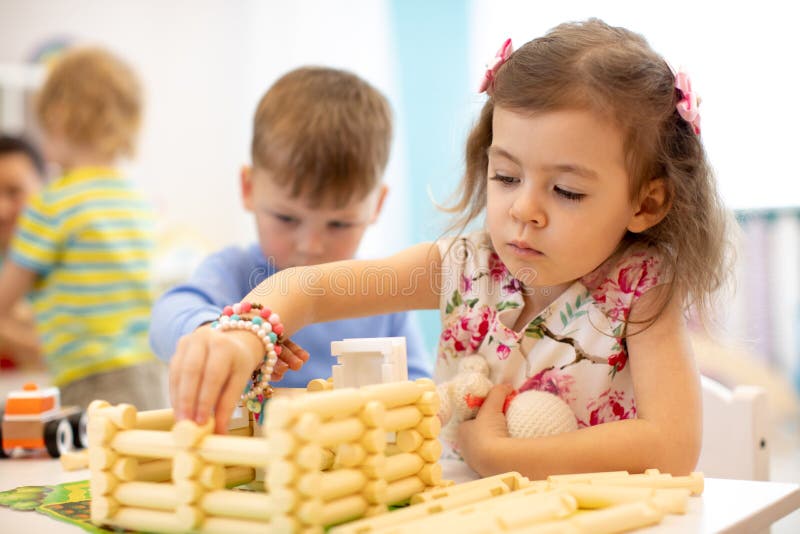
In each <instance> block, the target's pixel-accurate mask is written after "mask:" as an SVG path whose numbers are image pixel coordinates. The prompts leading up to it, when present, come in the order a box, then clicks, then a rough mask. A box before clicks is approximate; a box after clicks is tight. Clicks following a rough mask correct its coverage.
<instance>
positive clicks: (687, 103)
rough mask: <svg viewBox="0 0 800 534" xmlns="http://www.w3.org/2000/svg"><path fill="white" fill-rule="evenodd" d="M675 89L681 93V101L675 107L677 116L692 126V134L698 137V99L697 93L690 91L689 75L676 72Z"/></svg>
mask: <svg viewBox="0 0 800 534" xmlns="http://www.w3.org/2000/svg"><path fill="white" fill-rule="evenodd" d="M675 88H676V89H678V91H680V92H681V99H680V100H679V101H678V103H677V104H676V105H675V107H676V108H677V109H678V114H679V115H680V116H681V117H682V118H683V120H685V121H686V122H688V123H689V124H691V125H692V129H693V130H694V133H696V134H697V135H700V110H699V109H698V106H699V105H700V99H699V98H698V96H697V93H695V92H694V91H692V81H691V80H690V79H689V75H688V74H686V73H685V72H683V71H680V70H679V71H678V73H677V74H675Z"/></svg>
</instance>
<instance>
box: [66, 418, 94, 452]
mask: <svg viewBox="0 0 800 534" xmlns="http://www.w3.org/2000/svg"><path fill="white" fill-rule="evenodd" d="M88 422H89V414H88V413H86V412H83V411H82V412H80V413H74V414H72V415H70V416H69V424H70V426H72V444H73V446H74V447H75V448H76V449H88V448H89V434H88V433H87V432H86V425H87V423H88Z"/></svg>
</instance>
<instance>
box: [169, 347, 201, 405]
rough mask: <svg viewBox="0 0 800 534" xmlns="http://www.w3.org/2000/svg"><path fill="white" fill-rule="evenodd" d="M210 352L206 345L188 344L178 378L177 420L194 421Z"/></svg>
mask: <svg viewBox="0 0 800 534" xmlns="http://www.w3.org/2000/svg"><path fill="white" fill-rule="evenodd" d="M207 358H208V350H207V348H206V344H205V343H187V347H186V353H185V355H184V358H183V360H184V362H185V363H184V365H183V366H182V367H181V368H180V370H179V371H180V376H179V377H178V381H179V384H178V402H177V404H176V405H175V415H176V417H177V419H179V420H180V419H194V418H195V404H196V402H197V392H198V388H199V387H200V379H201V378H202V376H203V369H204V368H205V366H206V359H207Z"/></svg>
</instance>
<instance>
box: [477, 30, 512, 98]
mask: <svg viewBox="0 0 800 534" xmlns="http://www.w3.org/2000/svg"><path fill="white" fill-rule="evenodd" d="M512 52H514V47H513V46H511V39H506V40H505V42H504V43H503V46H501V47H500V50H498V51H497V54H496V55H495V56H494V59H493V60H492V62H491V64H487V65H486V72H485V73H484V74H483V78H482V79H481V85H480V87H478V92H479V93H483V92H484V91H485V92H486V93H487V94H490V95H491V94H492V86H493V85H494V79H495V77H496V76H497V71H498V70H500V67H502V66H503V63H505V62H506V61H508V58H510V57H511V53H512Z"/></svg>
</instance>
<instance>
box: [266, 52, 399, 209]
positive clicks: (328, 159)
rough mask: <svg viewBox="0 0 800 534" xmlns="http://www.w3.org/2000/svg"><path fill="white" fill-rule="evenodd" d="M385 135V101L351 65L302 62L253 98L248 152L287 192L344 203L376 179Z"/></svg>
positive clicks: (388, 133) (388, 126)
mask: <svg viewBox="0 0 800 534" xmlns="http://www.w3.org/2000/svg"><path fill="white" fill-rule="evenodd" d="M391 141H392V112H391V108H390V106H389V102H388V101H387V100H386V98H385V97H384V96H383V95H382V94H381V93H380V92H379V91H378V90H377V89H375V88H374V87H372V86H371V85H370V84H368V83H367V82H366V81H364V80H362V79H361V78H359V77H358V76H356V75H355V74H351V73H349V72H345V71H341V70H337V69H331V68H325V67H304V68H300V69H296V70H293V71H291V72H289V73H288V74H286V75H284V76H283V77H281V78H280V79H279V80H278V81H277V82H275V84H274V85H273V86H272V87H271V88H270V89H269V91H267V93H266V94H265V95H264V96H263V98H262V99H261V102H259V104H258V109H257V110H256V114H255V118H254V121H253V144H252V158H253V164H254V165H255V166H257V167H260V168H262V169H265V170H268V171H270V173H271V174H272V176H273V178H274V179H275V180H276V181H277V182H278V183H279V184H281V185H291V194H292V195H293V196H295V197H296V196H298V195H301V194H302V195H308V196H309V198H310V199H311V200H312V201H313V202H323V201H325V202H331V201H332V202H334V203H335V204H336V205H342V204H345V203H347V202H349V201H350V200H351V199H359V200H360V199H362V198H364V197H365V196H366V195H367V194H369V193H370V192H371V191H373V190H374V189H375V188H376V187H377V186H378V184H380V182H381V177H382V175H383V171H384V169H385V168H386V163H387V161H388V159H389V148H390V145H391Z"/></svg>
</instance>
